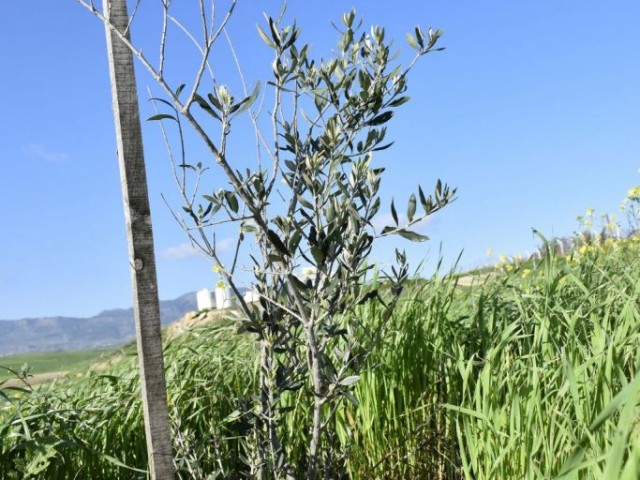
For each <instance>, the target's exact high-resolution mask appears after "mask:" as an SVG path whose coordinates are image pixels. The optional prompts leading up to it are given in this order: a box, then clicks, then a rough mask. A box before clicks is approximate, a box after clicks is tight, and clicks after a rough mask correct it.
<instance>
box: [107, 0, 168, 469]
mask: <svg viewBox="0 0 640 480" xmlns="http://www.w3.org/2000/svg"><path fill="white" fill-rule="evenodd" d="M103 5H104V14H105V17H106V18H107V20H108V21H109V22H110V23H111V25H112V26H113V27H115V28H116V29H117V30H118V31H120V32H122V33H126V34H127V35H128V32H125V31H126V28H127V25H128V19H129V17H128V14H127V5H126V0H103ZM106 32H107V49H108V56H109V72H110V76H111V91H112V94H113V112H114V118H115V126H116V136H117V143H118V160H119V164H120V178H121V182H122V197H123V201H124V212H125V218H126V223H127V236H128V243H129V261H130V265H131V279H132V284H133V307H134V313H135V322H136V337H137V344H138V358H139V363H140V385H141V390H142V402H143V411H144V423H145V432H146V438H147V451H148V459H149V471H150V474H151V478H152V479H154V480H169V479H173V475H174V466H173V457H172V451H171V430H170V427H169V413H168V408H167V391H166V384H165V378H164V362H163V357H162V337H161V329H160V306H159V302H158V285H157V279H156V265H155V254H154V249H153V232H152V229H151V211H150V208H149V198H148V193H147V179H146V172H145V165H144V155H143V150H142V132H141V127H140V113H139V110H138V96H137V91H136V80H135V74H134V69H133V57H132V54H131V51H130V50H129V48H128V47H127V46H126V45H125V44H124V43H123V42H122V40H120V38H119V37H118V35H117V33H116V32H114V31H113V29H112V28H110V27H109V25H108V24H107V25H106Z"/></svg>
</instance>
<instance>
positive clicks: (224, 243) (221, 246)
mask: <svg viewBox="0 0 640 480" xmlns="http://www.w3.org/2000/svg"><path fill="white" fill-rule="evenodd" d="M235 246H236V239H235V238H233V237H226V238H223V239H221V240H218V241H217V242H216V248H217V251H218V253H222V252H227V251H230V250H233V249H234V248H235ZM198 255H202V252H201V251H200V250H197V249H196V248H194V247H193V246H192V245H191V244H190V243H188V242H185V243H181V244H180V245H176V246H174V247H168V248H165V249H164V250H162V251H161V252H160V256H161V257H163V258H166V259H167V260H184V259H186V258H191V257H196V256H198Z"/></svg>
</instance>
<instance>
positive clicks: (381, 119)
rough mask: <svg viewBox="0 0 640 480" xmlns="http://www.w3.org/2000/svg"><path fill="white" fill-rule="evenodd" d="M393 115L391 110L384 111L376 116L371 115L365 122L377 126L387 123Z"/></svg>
mask: <svg viewBox="0 0 640 480" xmlns="http://www.w3.org/2000/svg"><path fill="white" fill-rule="evenodd" d="M391 117H393V112H384V113H381V114H380V115H378V116H377V117H373V118H372V119H371V120H369V121H368V122H367V125H369V126H372V127H373V126H377V125H382V124H383V123H387V122H388V121H389V120H391Z"/></svg>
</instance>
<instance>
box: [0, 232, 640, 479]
mask: <svg viewBox="0 0 640 480" xmlns="http://www.w3.org/2000/svg"><path fill="white" fill-rule="evenodd" d="M574 240H575V245H574V247H572V248H571V249H570V251H567V252H565V253H564V254H558V253H557V252H556V251H555V249H554V248H553V244H551V243H546V244H544V247H545V248H544V252H543V254H542V255H541V256H540V257H538V258H528V259H522V260H519V259H512V260H508V259H503V260H501V262H500V263H499V264H498V265H496V266H494V267H493V269H492V270H491V272H488V271H487V270H483V271H482V272H481V273H480V274H477V276H476V277H475V279H477V280H478V281H475V282H468V283H465V284H464V286H461V285H459V282H460V283H462V280H463V279H464V278H467V279H468V278H469V277H470V276H469V275H463V276H461V275H458V274H447V275H438V274H436V275H434V276H433V277H432V278H430V279H428V280H416V281H415V282H412V284H411V287H410V288H408V291H407V292H405V294H404V296H403V297H402V298H401V303H400V305H399V308H398V311H397V312H396V313H395V314H394V315H393V316H392V317H391V318H390V319H389V320H388V321H386V322H385V321H384V320H383V315H382V312H383V308H381V307H378V306H376V304H374V303H371V304H368V305H366V306H363V307H362V308H361V310H360V311H359V316H360V317H361V319H362V328H363V329H364V330H363V332H362V333H364V332H365V331H366V330H368V331H376V330H380V331H381V332H382V335H381V341H379V342H376V343H375V344H372V345H369V347H370V348H371V354H370V356H369V357H367V360H366V365H365V368H364V371H363V373H362V375H361V376H360V378H359V380H358V382H357V383H355V384H354V385H353V388H352V390H351V394H352V401H344V402H342V403H341V404H340V405H339V407H338V409H337V411H336V415H335V422H336V428H337V436H338V441H339V444H340V452H341V457H340V458H341V460H340V461H341V462H343V463H342V466H343V468H344V470H345V471H346V472H348V478H350V479H372V478H389V479H396V478H417V479H431V478H437V479H487V480H488V479H513V480H520V479H550V478H564V479H602V480H608V479H623V480H636V479H637V478H640V422H638V419H639V418H640V406H639V403H640V375H638V374H637V372H638V366H639V365H640V308H639V303H638V302H639V300H638V299H639V298H640V237H638V236H629V237H627V238H617V237H616V238H614V237H607V236H606V235H600V236H599V237H598V236H594V235H592V236H577V237H576V238H575V239H574ZM471 277H472V278H474V277H473V276H471ZM363 337H364V335H361V338H363ZM92 356H93V358H96V357H98V356H99V353H98V352H85V353H77V354H58V355H44V356H39V355H30V356H26V357H6V358H5V359H3V360H4V361H5V362H6V361H11V362H13V363H12V365H13V366H14V367H15V366H19V364H21V363H22V362H23V361H28V362H30V363H32V364H33V365H34V366H35V367H36V368H37V369H39V371H45V370H50V371H51V370H60V369H72V368H78V369H79V366H81V365H86V363H83V362H89V361H91V360H92ZM257 358H258V356H257V344H256V341H255V337H254V336H252V335H251V334H248V333H238V325H237V324H236V323H235V321H232V320H218V321H215V322H213V323H210V324H208V325H205V326H202V327H200V328H198V329H196V330H194V331H191V332H187V333H186V334H183V335H181V336H179V337H177V338H174V339H172V340H170V341H168V342H167V346H166V348H165V359H166V376H167V386H168V396H169V405H170V409H171V412H170V413H171V422H172V427H173V436H174V456H175V462H176V467H177V471H178V473H177V478H182V479H190V478H244V477H245V476H250V467H249V462H248V461H247V458H246V456H245V454H246V452H247V451H248V450H249V448H250V445H251V442H252V441H253V438H254V437H253V436H252V434H251V428H250V426H249V424H248V422H247V421H246V419H245V418H244V417H243V414H242V411H243V410H242V409H243V408H244V407H243V405H246V404H247V401H248V399H251V398H252V397H253V396H254V395H255V391H256V389H255V388H256V382H257V371H258V368H259V366H258V361H257ZM0 363H1V361H0ZM80 370H81V369H80ZM0 393H1V394H2V395H3V397H5V401H4V404H3V408H2V409H0V441H1V443H0V478H3V479H7V480H12V479H23V478H34V479H46V480H58V479H59V480H62V479H68V478H91V479H96V480H99V479H105V480H106V479H113V478H119V479H137V478H146V475H147V474H146V468H147V467H146V462H147V456H146V446H145V440H144V425H143V421H142V409H141V404H140V399H139V380H138V372H137V365H136V359H135V356H129V355H127V356H122V357H121V358H120V359H118V360H117V361H114V362H113V364H111V365H110V366H108V367H107V369H106V370H100V371H93V370H92V369H87V371H86V372H85V373H84V374H82V375H80V376H77V375H75V376H73V377H70V378H67V379H66V380H63V381H59V382H56V383H55V384H52V386H51V385H49V386H47V385H42V386H41V387H39V388H35V389H33V390H29V389H28V388H27V389H23V390H21V391H17V392H16V391H14V390H9V389H0ZM299 395H300V391H298V392H296V393H290V392H286V393H285V395H284V396H283V402H284V403H285V404H287V405H289V406H290V407H291V410H290V412H291V413H290V414H289V415H288V416H287V417H286V418H285V421H284V422H282V423H281V424H279V426H278V429H279V431H278V432H279V435H280V438H281V439H282V441H283V444H286V445H287V454H288V457H289V459H290V462H291V464H292V465H293V466H294V467H295V468H302V469H303V468H304V459H305V455H306V448H307V446H308V444H309V431H308V430H307V429H304V428H300V426H301V425H308V424H309V417H310V415H311V408H310V404H309V402H305V401H301V400H300V399H301V398H303V397H300V396H299Z"/></svg>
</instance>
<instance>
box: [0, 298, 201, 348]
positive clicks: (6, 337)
mask: <svg viewBox="0 0 640 480" xmlns="http://www.w3.org/2000/svg"><path fill="white" fill-rule="evenodd" d="M196 309H197V305H196V294H195V293H187V294H185V295H182V296H180V297H178V298H176V299H174V300H164V301H161V302H160V320H161V322H162V324H163V325H167V324H169V323H171V322H174V321H175V320H177V319H179V318H181V317H182V316H184V314H185V313H187V312H190V311H193V310H196ZM0 330H1V331H2V335H1V336H0V356H3V355H13V354H17V353H28V352H51V351H72V350H75V351H79V350H91V349H98V348H105V347H111V346H117V345H122V344H124V343H126V342H128V341H130V340H131V339H133V338H134V337H135V324H134V318H133V308H126V309H124V308H121V309H112V310H105V311H103V312H101V313H99V314H98V315H94V316H93V317H88V318H74V317H41V318H24V319H21V320H0Z"/></svg>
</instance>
